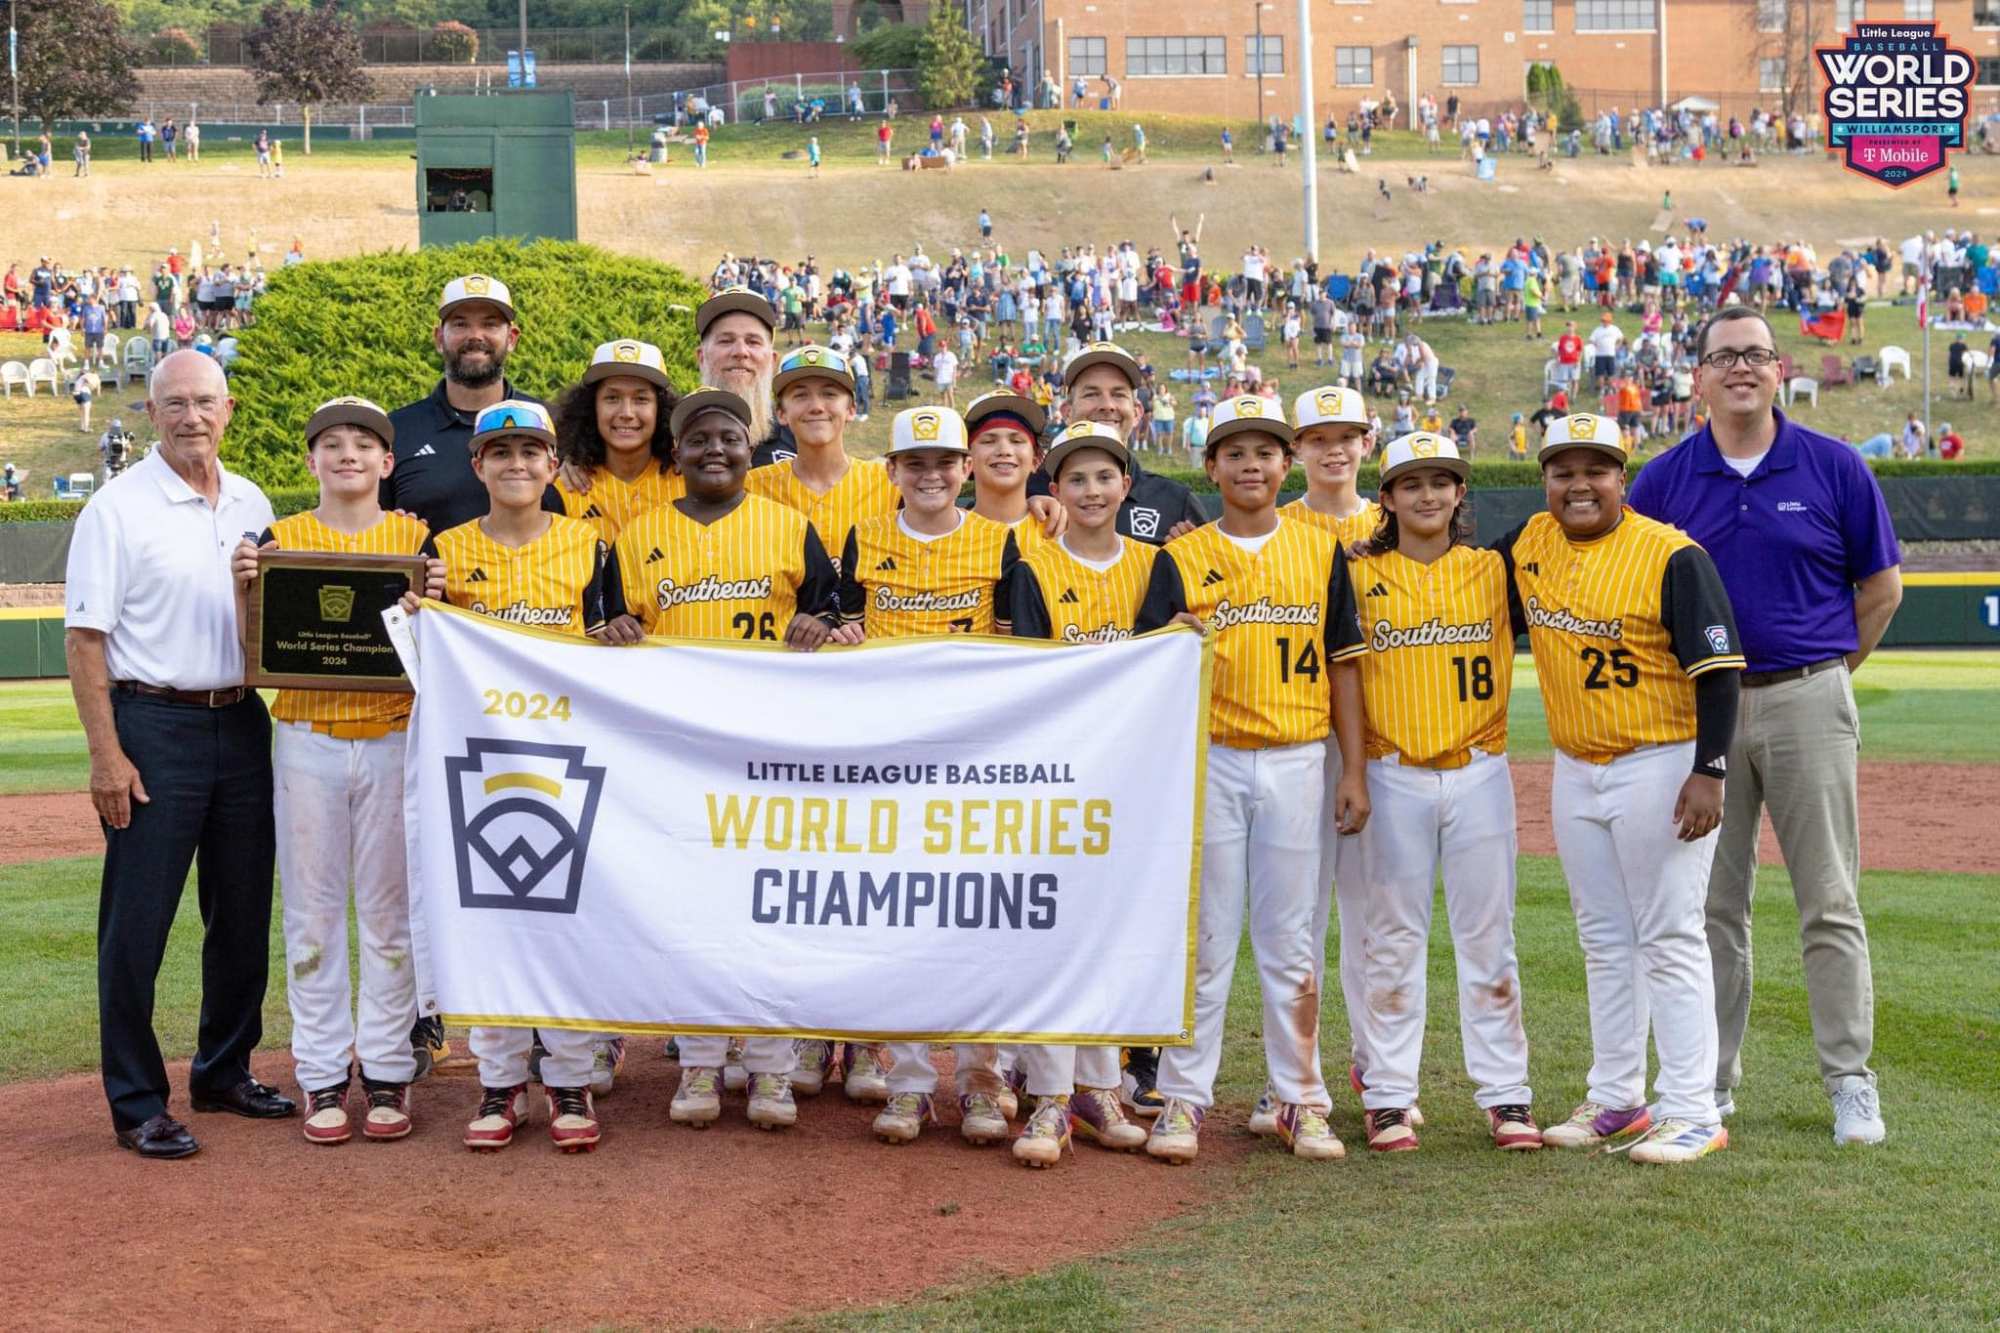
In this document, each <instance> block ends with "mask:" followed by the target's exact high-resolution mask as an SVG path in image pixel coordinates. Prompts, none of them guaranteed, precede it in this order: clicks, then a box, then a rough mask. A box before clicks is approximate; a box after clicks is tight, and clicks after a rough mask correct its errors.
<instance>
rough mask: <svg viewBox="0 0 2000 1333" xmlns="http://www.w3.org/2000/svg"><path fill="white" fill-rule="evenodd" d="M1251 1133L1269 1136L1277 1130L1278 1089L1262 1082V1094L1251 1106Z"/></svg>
mask: <svg viewBox="0 0 2000 1333" xmlns="http://www.w3.org/2000/svg"><path fill="white" fill-rule="evenodd" d="M1248 1128H1249V1130H1250V1132H1251V1133H1252V1134H1257V1135H1260V1136H1262V1137H1264V1138H1269V1137H1270V1136H1272V1135H1273V1134H1276V1133H1277V1132H1278V1090H1277V1089H1276V1088H1274V1087H1272V1086H1271V1085H1270V1083H1268V1082H1267V1083H1265V1084H1264V1092H1263V1095H1262V1096H1260V1097H1258V1098H1257V1105H1256V1106H1254V1107H1252V1108H1251V1111H1250V1124H1249V1126H1248Z"/></svg>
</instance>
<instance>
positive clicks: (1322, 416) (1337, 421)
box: [1292, 384, 1369, 434]
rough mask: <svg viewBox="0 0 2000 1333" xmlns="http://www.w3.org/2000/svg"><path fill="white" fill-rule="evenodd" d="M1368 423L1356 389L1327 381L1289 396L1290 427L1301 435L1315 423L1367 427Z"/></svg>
mask: <svg viewBox="0 0 2000 1333" xmlns="http://www.w3.org/2000/svg"><path fill="white" fill-rule="evenodd" d="M1368 425H1369V421H1368V404H1367V403H1365V402H1363V401H1362V398H1361V393H1360V391H1359V390H1357V389H1344V388H1342V387H1341V386H1340V385H1338V384H1326V385H1321V386H1320V387H1319V388H1317V389H1307V390H1306V391H1305V392H1304V393H1302V394H1300V395H1299V396H1298V397H1296V398H1294V399H1292V429H1293V430H1294V431H1296V432H1299V433H1301V434H1303V433H1304V432H1306V431H1309V430H1311V429H1312V428H1313V427H1314V426H1359V427H1361V428H1362V429H1363V430H1366V429H1368Z"/></svg>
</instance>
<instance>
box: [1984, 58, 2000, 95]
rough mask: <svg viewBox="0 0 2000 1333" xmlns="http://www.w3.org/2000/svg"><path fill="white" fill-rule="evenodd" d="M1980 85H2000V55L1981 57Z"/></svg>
mask: <svg viewBox="0 0 2000 1333" xmlns="http://www.w3.org/2000/svg"><path fill="white" fill-rule="evenodd" d="M1979 86H1980V87H1982V88H1996V87H2000V56H1981V57H1979Z"/></svg>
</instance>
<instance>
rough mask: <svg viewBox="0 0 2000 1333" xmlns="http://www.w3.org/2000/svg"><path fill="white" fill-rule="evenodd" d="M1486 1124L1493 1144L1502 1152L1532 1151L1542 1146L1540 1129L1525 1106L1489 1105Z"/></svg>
mask: <svg viewBox="0 0 2000 1333" xmlns="http://www.w3.org/2000/svg"><path fill="white" fill-rule="evenodd" d="M1486 1125H1487V1128H1488V1129H1490V1130H1492V1131H1493V1146H1494V1147H1496V1148H1498V1149H1499V1150H1500V1151H1502V1152H1534V1151H1535V1150H1536V1149H1538V1148H1540V1147H1541V1146H1542V1131H1541V1130H1540V1129H1538V1128H1537V1127H1536V1125H1535V1117H1534V1115H1533V1114H1532V1113H1530V1112H1529V1110H1528V1108H1527V1107H1525V1106H1489V1107H1488V1108H1487V1109H1486Z"/></svg>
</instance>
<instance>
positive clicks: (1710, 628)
mask: <svg viewBox="0 0 2000 1333" xmlns="http://www.w3.org/2000/svg"><path fill="white" fill-rule="evenodd" d="M1499 550H1500V552H1501V554H1502V555H1503V556H1504V557H1505V558H1506V560H1507V562H1508V567H1509V569H1510V570H1511V572H1512V575H1513V598H1514V601H1513V612H1514V622H1515V625H1516V627H1517V628H1522V627H1524V628H1525V629H1526V630H1527V633H1528V644H1529V646H1530V647H1531V648H1532V649H1533V650H1534V654H1535V672H1536V674H1537V675H1538V676H1539V677H1540V681H1541V692H1542V704H1543V707H1544V708H1545V709H1546V710H1547V712H1548V717H1549V739H1550V740H1551V741H1553V742H1554V743H1555V745H1556V747H1557V748H1558V749H1561V750H1562V751H1563V752H1564V753H1566V754H1569V755H1572V756H1574V757H1576V758H1578V759H1583V760H1587V761H1589V762H1590V763H1594V764H1601V763H1608V762H1609V761H1611V760H1612V759H1615V758H1617V757H1618V756H1619V755H1621V754H1624V753H1625V752H1627V751H1628V750H1633V749H1637V748H1638V747H1639V746H1642V745H1666V744H1672V743H1675V742H1679V741H1688V740H1693V739H1694V735H1695V710H1694V685H1693V684H1692V683H1691V682H1692V679H1693V678H1694V677H1696V676H1699V675H1701V674H1703V673H1704V672H1709V671H1716V670H1723V669H1727V670H1734V671H1740V670H1742V669H1743V652H1742V646H1741V642H1740V640H1738V638H1737V636H1736V620H1735V617H1734V616H1733V615H1732V614H1731V612H1730V608H1729V596H1728V594H1727V593H1726V592H1724V591H1723V588H1722V579H1721V577H1720V576H1719V575H1718V574H1717V573H1716V572H1715V565H1714V563H1713V562H1712V561H1710V560H1709V558H1708V553H1707V552H1706V551H1704V550H1702V549H1701V547H1699V546H1697V545H1696V544H1695V543H1694V540H1693V539H1692V538H1691V537H1689V536H1688V535H1687V534H1686V533H1684V532H1682V531H1681V530H1680V529H1679V528H1673V527H1669V526H1667V525H1666V524H1664V523H1658V522H1655V521H1654V520H1652V519H1650V518H1646V517H1643V516H1642V515H1639V514H1636V513H1634V512H1633V511H1632V510H1631V509H1629V508H1628V509H1626V510H1625V512H1624V517H1623V518H1622V519H1621V520H1620V521H1619V523H1618V526H1617V527H1615V528H1613V529H1612V530H1611V531H1610V532H1608V533H1606V534H1605V535H1604V536H1602V537H1598V538H1596V539H1595V540H1592V541H1571V540H1570V539H1569V538H1568V537H1567V536H1565V535H1564V533H1563V530H1562V527H1561V525H1560V524H1558V523H1557V522H1556V520H1555V518H1554V517H1553V516H1551V515H1549V514H1536V515H1535V516H1534V517H1533V518H1531V519H1529V520H1528V521H1527V522H1526V523H1525V524H1523V525H1522V526H1521V527H1520V528H1519V529H1517V530H1516V531H1515V532H1514V533H1513V534H1511V536H1510V537H1508V538H1503V539H1502V540H1501V542H1500V544H1499Z"/></svg>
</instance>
